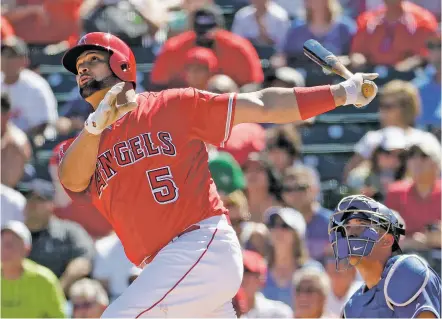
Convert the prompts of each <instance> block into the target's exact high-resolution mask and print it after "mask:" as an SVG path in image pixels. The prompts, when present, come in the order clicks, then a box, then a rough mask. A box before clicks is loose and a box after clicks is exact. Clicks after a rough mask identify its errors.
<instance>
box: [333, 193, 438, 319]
mask: <svg viewBox="0 0 442 319" xmlns="http://www.w3.org/2000/svg"><path fill="white" fill-rule="evenodd" d="M404 234H405V229H404V227H403V225H401V224H400V223H399V221H398V219H397V217H396V215H395V214H394V213H393V212H392V211H391V210H390V209H388V208H387V207H386V206H384V205H382V204H381V203H378V202H376V201H375V200H373V199H371V198H368V197H365V196H362V195H354V196H348V197H345V198H344V199H342V200H341V201H340V202H339V204H338V206H337V207H336V209H335V212H334V214H333V215H332V216H331V218H330V224H329V238H330V243H331V244H332V247H333V251H334V254H335V258H336V266H337V269H338V270H342V269H346V268H348V267H353V266H354V267H356V268H357V270H358V271H359V273H360V275H361V277H362V279H363V280H364V285H362V287H361V288H360V289H359V290H357V291H356V292H355V293H354V295H353V296H352V297H351V298H350V299H349V301H348V302H347V303H346V305H345V307H344V311H343V314H342V318H440V316H441V288H442V287H441V280H440V277H439V276H438V275H437V273H436V272H435V271H434V270H433V269H431V267H430V266H429V265H428V264H427V262H426V261H425V260H423V259H422V258H420V257H419V256H417V255H407V254H402V251H401V248H400V246H399V238H400V236H401V235H404Z"/></svg>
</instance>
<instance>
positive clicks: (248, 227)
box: [240, 221, 270, 256]
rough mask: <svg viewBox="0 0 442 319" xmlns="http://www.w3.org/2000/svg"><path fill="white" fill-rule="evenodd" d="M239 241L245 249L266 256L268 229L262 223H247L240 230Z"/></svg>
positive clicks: (268, 238)
mask: <svg viewBox="0 0 442 319" xmlns="http://www.w3.org/2000/svg"><path fill="white" fill-rule="evenodd" d="M240 241H241V242H242V243H244V246H245V249H247V250H252V251H255V252H257V253H258V254H260V255H261V256H266V255H267V250H268V245H269V242H270V232H269V229H268V228H267V226H266V225H264V224H263V223H255V222H250V221H249V222H247V223H245V224H244V227H243V228H242V232H241V238H240Z"/></svg>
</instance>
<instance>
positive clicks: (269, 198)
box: [242, 153, 282, 223]
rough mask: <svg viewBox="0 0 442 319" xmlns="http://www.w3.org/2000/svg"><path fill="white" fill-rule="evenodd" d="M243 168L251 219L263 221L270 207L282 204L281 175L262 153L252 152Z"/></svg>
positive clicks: (257, 221) (258, 221)
mask: <svg viewBox="0 0 442 319" xmlns="http://www.w3.org/2000/svg"><path fill="white" fill-rule="evenodd" d="M242 169H243V172H244V176H245V178H246V185H247V186H246V191H245V193H246V196H247V200H248V202H249V211H250V220H251V221H253V222H256V223H262V222H263V221H264V213H265V211H266V210H267V209H268V208H270V207H272V206H279V205H281V202H282V201H281V181H280V175H279V173H278V171H277V170H276V169H275V168H274V167H273V166H272V165H271V164H270V162H269V161H268V158H267V157H266V156H265V155H264V154H262V153H250V154H249V156H248V158H247V160H246V161H245V162H244V164H243V165H242Z"/></svg>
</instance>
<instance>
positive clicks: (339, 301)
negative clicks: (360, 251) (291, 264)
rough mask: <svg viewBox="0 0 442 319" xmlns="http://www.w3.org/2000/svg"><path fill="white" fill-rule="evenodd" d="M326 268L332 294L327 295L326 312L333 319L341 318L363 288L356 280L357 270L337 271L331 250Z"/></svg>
mask: <svg viewBox="0 0 442 319" xmlns="http://www.w3.org/2000/svg"><path fill="white" fill-rule="evenodd" d="M323 260H324V262H323V263H324V267H325V270H326V273H327V274H328V277H329V278H330V288H331V289H330V293H329V294H328V295H327V302H326V305H325V312H326V313H327V314H328V315H329V316H330V317H333V318H339V317H340V316H341V314H342V311H343V310H344V306H345V304H346V303H347V301H348V300H349V299H350V297H351V296H352V295H353V294H354V293H355V292H356V290H358V289H359V288H360V287H361V286H362V282H361V281H360V280H357V279H356V268H355V267H349V268H348V269H346V270H343V271H337V270H336V259H335V257H334V256H333V251H332V250H331V249H329V250H328V251H327V254H326V256H325V258H324V259H323Z"/></svg>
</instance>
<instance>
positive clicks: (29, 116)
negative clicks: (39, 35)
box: [1, 37, 58, 136]
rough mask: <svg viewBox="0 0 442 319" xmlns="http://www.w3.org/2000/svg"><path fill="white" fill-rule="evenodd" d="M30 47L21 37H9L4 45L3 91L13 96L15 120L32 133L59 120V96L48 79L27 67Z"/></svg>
mask: <svg viewBox="0 0 442 319" xmlns="http://www.w3.org/2000/svg"><path fill="white" fill-rule="evenodd" d="M27 55H28V49H27V45H26V43H24V42H23V40H21V39H19V38H16V37H14V38H8V41H3V42H2V45H1V57H2V74H1V80H2V81H1V84H2V92H6V93H7V94H8V95H9V98H10V99H11V120H12V122H13V123H14V124H15V125H17V126H18V127H19V128H20V129H22V130H23V131H24V132H25V133H27V134H28V135H30V136H35V135H37V134H43V133H44V131H45V130H46V128H47V126H48V125H50V124H55V122H56V120H57V118H58V113H57V100H56V99H55V96H54V93H53V92H52V90H51V87H50V86H49V84H48V82H47V81H46V80H45V79H44V78H43V77H41V76H40V75H38V74H37V73H35V72H33V71H31V70H29V69H27V68H26V67H27V66H28V64H29V60H28V58H27Z"/></svg>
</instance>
